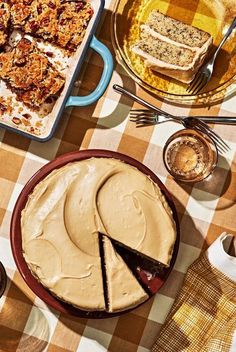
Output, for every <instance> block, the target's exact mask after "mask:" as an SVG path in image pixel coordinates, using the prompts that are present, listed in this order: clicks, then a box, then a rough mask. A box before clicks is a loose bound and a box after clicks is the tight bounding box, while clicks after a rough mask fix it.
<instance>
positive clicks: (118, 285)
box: [103, 236, 149, 312]
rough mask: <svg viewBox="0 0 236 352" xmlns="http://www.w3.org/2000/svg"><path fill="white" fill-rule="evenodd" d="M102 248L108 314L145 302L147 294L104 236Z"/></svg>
mask: <svg viewBox="0 0 236 352" xmlns="http://www.w3.org/2000/svg"><path fill="white" fill-rule="evenodd" d="M103 247H104V261H105V269H106V283H107V292H108V307H109V312H119V311H122V310H126V309H131V308H134V307H136V306H138V305H139V304H141V303H143V302H145V301H146V300H147V299H148V297H149V296H148V294H147V293H146V292H145V291H144V289H143V288H142V286H141V285H140V284H139V282H138V280H137V279H136V278H135V276H134V275H133V273H132V272H131V270H130V269H129V267H128V266H127V265H126V263H125V262H124V260H123V259H122V258H121V256H120V255H119V254H118V253H117V252H116V250H115V249H114V247H113V245H112V243H111V241H110V239H109V238H108V237H106V236H103Z"/></svg>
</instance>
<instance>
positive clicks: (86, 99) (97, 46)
mask: <svg viewBox="0 0 236 352" xmlns="http://www.w3.org/2000/svg"><path fill="white" fill-rule="evenodd" d="M90 48H92V49H93V50H95V51H96V52H97V53H98V54H99V55H100V56H101V57H102V59H103V62H104V68H103V72H102V76H101V79H100V82H99V83H98V85H97V87H96V88H95V90H94V91H93V92H92V93H90V94H89V95H86V96H82V97H73V96H70V97H69V99H68V100H67V103H66V107H69V106H87V105H90V104H93V103H94V102H96V101H97V100H98V99H99V98H101V96H102V95H103V93H104V92H105V90H106V88H107V86H108V84H109V82H110V80H111V76H112V73H113V58H112V55H111V53H110V51H109V49H108V48H107V47H106V46H105V45H104V44H103V43H101V42H100V41H99V40H97V38H96V37H95V36H93V37H92V40H91V42H90Z"/></svg>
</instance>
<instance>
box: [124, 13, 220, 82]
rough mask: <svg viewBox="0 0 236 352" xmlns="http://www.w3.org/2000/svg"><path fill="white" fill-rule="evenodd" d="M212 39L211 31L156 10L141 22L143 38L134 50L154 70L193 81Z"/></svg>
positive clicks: (175, 77)
mask: <svg viewBox="0 0 236 352" xmlns="http://www.w3.org/2000/svg"><path fill="white" fill-rule="evenodd" d="M212 42H213V39H212V37H211V35H210V34H209V33H207V32H204V31H202V30H200V29H198V28H196V27H193V26H190V25H188V24H185V23H182V22H180V21H178V20H175V19H173V18H171V17H168V16H166V15H164V14H162V13H160V12H159V11H156V10H154V11H152V12H151V14H150V15H149V17H148V20H147V22H146V23H145V24H143V25H141V27H140V39H139V41H138V42H137V43H135V45H133V47H132V48H131V50H132V51H133V52H134V53H135V54H137V55H139V56H140V57H142V58H143V59H144V62H145V65H146V66H147V67H150V68H151V69H152V70H154V71H157V72H159V73H162V74H164V75H166V76H169V77H172V78H174V79H176V80H179V81H181V82H183V83H190V82H191V81H192V80H193V78H194V77H195V75H196V73H197V71H198V69H199V68H200V66H201V65H202V63H203V61H204V59H205V57H206V55H207V54H208V51H209V49H210V47H211V45H212Z"/></svg>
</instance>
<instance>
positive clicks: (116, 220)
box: [21, 158, 176, 312]
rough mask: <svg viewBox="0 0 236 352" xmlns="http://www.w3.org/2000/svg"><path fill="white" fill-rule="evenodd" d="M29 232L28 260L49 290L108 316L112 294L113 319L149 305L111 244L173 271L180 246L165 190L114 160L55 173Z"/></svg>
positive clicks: (32, 212) (29, 209) (28, 216)
mask: <svg viewBox="0 0 236 352" xmlns="http://www.w3.org/2000/svg"><path fill="white" fill-rule="evenodd" d="M21 233H22V248H23V255H24V258H25V261H26V263H27V264H28V266H29V268H30V270H31V272H32V274H33V275H34V276H35V277H36V278H37V279H38V281H39V282H40V283H41V284H42V285H43V286H45V287H46V288H47V289H48V290H50V291H51V292H52V294H54V295H56V296H57V297H58V298H60V299H62V300H63V301H65V302H67V303H70V304H72V305H74V306H76V307H78V308H80V309H82V310H94V311H97V310H106V305H105V302H106V299H105V292H107V295H108V301H109V307H108V311H109V312H113V311H121V310H124V309H127V308H129V307H134V306H136V305H138V304H139V303H141V302H143V301H144V300H146V299H147V295H146V293H145V291H144V290H143V288H142V287H141V286H140V284H139V282H138V281H137V280H136V278H135V276H133V274H132V272H131V271H130V270H129V268H128V267H127V265H126V264H125V262H124V261H123V260H122V258H121V257H120V256H119V255H118V254H117V253H116V251H115V249H114V248H113V246H112V244H111V242H110V240H112V241H115V242H117V243H119V244H120V245H121V246H124V248H126V249H127V251H132V252H135V253H138V254H139V255H140V256H145V258H149V259H150V260H151V261H153V262H158V263H162V264H163V265H164V266H166V267H168V266H169V264H170V260H171V257H172V253H173V247H174V243H175V239H176V227H175V222H174V220H173V216H172V212H171V210H170V208H169V206H168V204H167V202H166V199H165V197H164V195H163V194H162V192H161V190H160V189H159V187H158V186H157V185H156V184H155V183H154V182H153V181H152V180H151V179H150V178H149V177H148V176H147V175H145V174H143V173H142V172H140V171H139V170H137V169H136V168H134V167H132V166H130V165H128V164H126V163H124V162H121V161H119V160H116V159H111V158H91V159H86V160H83V161H78V162H73V163H69V164H67V165H65V166H63V167H61V168H59V169H57V170H54V171H53V172H51V173H50V174H49V175H48V176H47V177H46V178H45V179H44V180H43V181H41V182H40V183H39V184H38V185H37V186H36V187H35V189H34V191H33V193H32V194H31V195H30V196H29V199H28V202H27V204H26V206H25V209H24V210H23V211H22V216H21ZM101 234H103V235H104V236H105V237H104V238H105V239H104V258H101V257H102V256H103V254H102V253H101V248H100V242H99V237H100V235H101ZM103 261H104V266H105V269H106V277H107V281H106V282H104V278H103V272H104V268H103ZM123 278H126V279H125V280H124V281H125V282H123ZM106 285H107V286H106Z"/></svg>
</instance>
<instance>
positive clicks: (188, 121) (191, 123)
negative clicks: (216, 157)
mask: <svg viewBox="0 0 236 352" xmlns="http://www.w3.org/2000/svg"><path fill="white" fill-rule="evenodd" d="M113 89H114V90H115V91H116V92H118V93H120V94H124V95H126V96H128V97H129V98H131V99H132V100H134V101H136V102H138V103H139V104H141V105H143V106H145V107H147V108H148V109H150V110H152V111H155V112H156V113H158V114H160V116H162V117H165V118H169V119H172V120H174V121H177V122H179V123H181V124H182V125H183V126H184V127H186V128H193V129H195V130H198V131H200V132H202V133H204V134H206V135H208V136H209V137H210V139H211V140H212V141H213V142H214V143H215V145H216V146H217V148H218V150H219V151H221V152H222V153H223V152H226V151H228V150H230V147H229V146H228V145H227V144H226V143H225V141H224V140H223V139H222V138H221V137H220V136H218V134H216V133H215V132H214V131H213V129H212V128H210V127H209V126H208V125H207V124H206V123H205V122H203V121H201V120H200V119H199V118H197V117H181V116H174V115H172V114H170V113H167V112H165V111H163V110H161V109H159V108H157V107H156V106H154V105H152V104H150V103H148V102H147V101H145V100H143V99H142V98H139V97H137V95H135V94H133V93H131V92H129V91H128V90H127V89H125V88H123V87H121V86H119V85H118V84H114V85H113ZM140 118H141V117H140ZM142 119H144V116H142ZM137 120H138V116H137ZM144 121H145V123H144V124H147V122H151V117H150V116H149V117H145V119H144V120H143V122H144ZM135 122H136V121H135ZM137 122H138V121H137ZM155 123H156V122H155V121H154V124H155Z"/></svg>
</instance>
